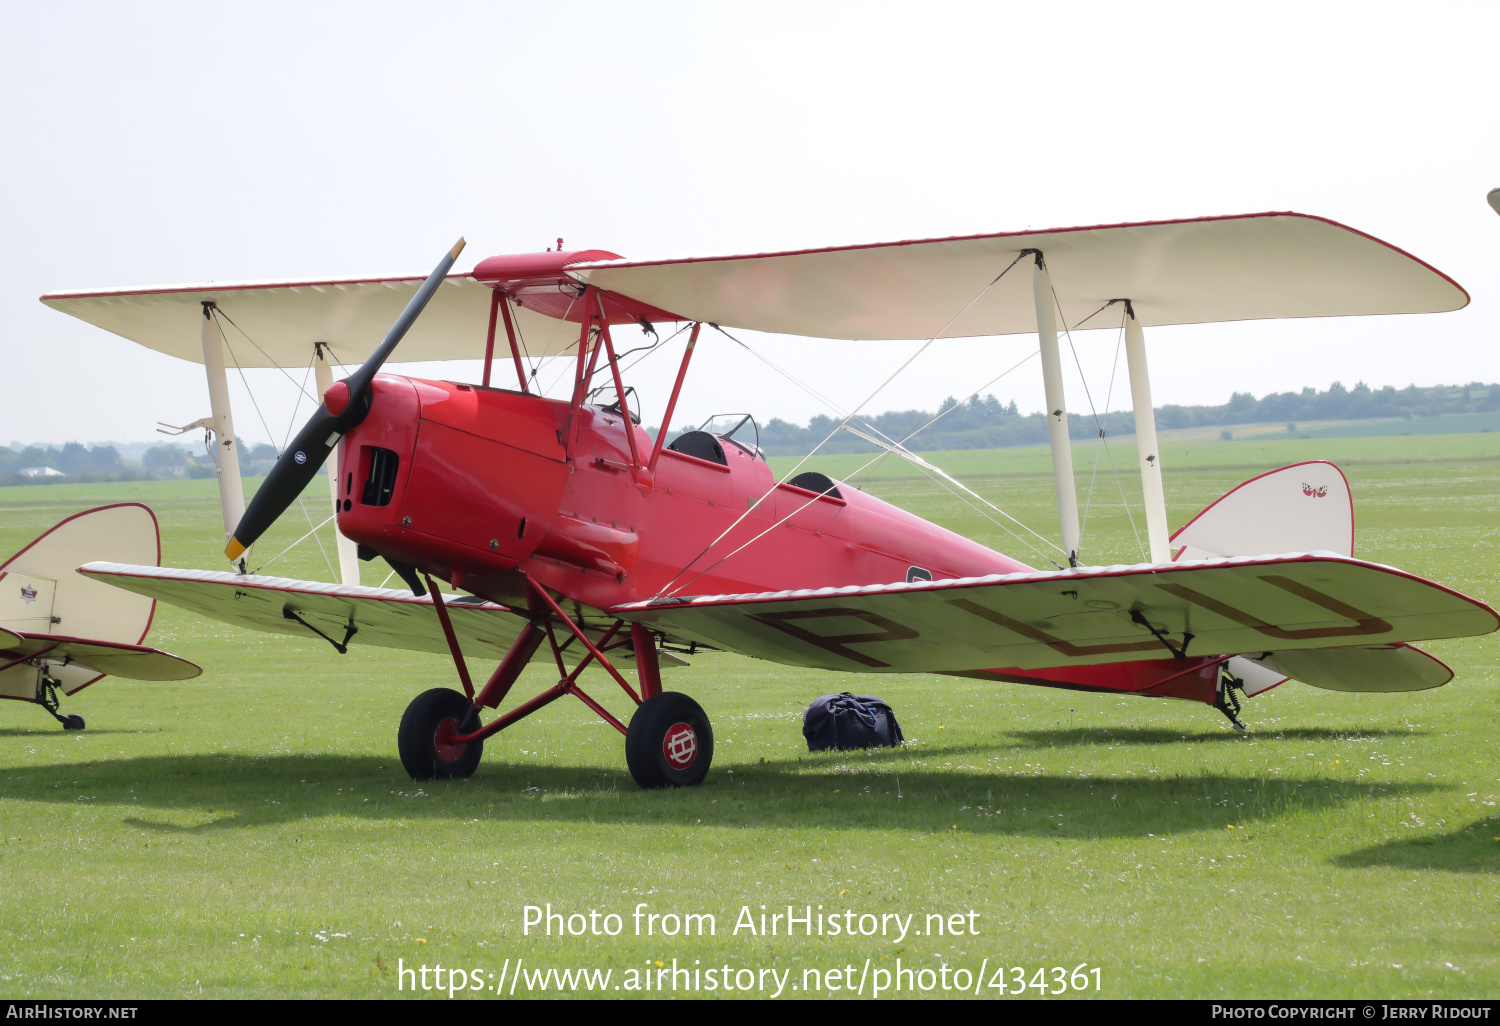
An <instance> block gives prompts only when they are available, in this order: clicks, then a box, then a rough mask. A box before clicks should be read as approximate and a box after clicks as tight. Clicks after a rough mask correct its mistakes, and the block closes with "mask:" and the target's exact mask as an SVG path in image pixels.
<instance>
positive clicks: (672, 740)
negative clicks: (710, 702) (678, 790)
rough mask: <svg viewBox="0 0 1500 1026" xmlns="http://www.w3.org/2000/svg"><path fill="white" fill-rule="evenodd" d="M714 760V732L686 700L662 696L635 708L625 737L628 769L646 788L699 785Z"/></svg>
mask: <svg viewBox="0 0 1500 1026" xmlns="http://www.w3.org/2000/svg"><path fill="white" fill-rule="evenodd" d="M713 759H714V731H713V727H711V726H709V723H708V716H707V715H706V714H705V713H704V712H703V709H702V707H701V706H699V705H698V703H697V702H695V701H693V700H692V699H691V698H689V697H688V696H687V695H682V694H678V693H677V692H675V691H663V692H662V693H661V694H659V695H656V696H655V697H653V698H648V699H646V701H644V702H642V703H641V704H640V705H639V706H637V707H636V710H635V715H634V716H632V717H630V727H629V728H628V730H627V732H626V734H625V764H626V765H627V766H629V767H630V775H631V776H632V777H634V778H635V782H636V783H637V784H639V785H641V786H642V787H644V788H647V789H650V788H655V787H692V786H693V785H695V784H701V783H702V782H703V778H704V777H706V776H707V775H708V767H709V764H710V763H712V762H713Z"/></svg>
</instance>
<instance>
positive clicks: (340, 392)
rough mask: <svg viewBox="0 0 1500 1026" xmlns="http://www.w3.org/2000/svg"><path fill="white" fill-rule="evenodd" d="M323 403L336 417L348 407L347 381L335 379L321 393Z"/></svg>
mask: <svg viewBox="0 0 1500 1026" xmlns="http://www.w3.org/2000/svg"><path fill="white" fill-rule="evenodd" d="M323 405H324V407H326V408H327V410H328V412H329V413H331V414H333V415H334V416H335V417H337V416H338V415H339V414H341V413H343V412H344V411H345V410H347V409H348V408H349V383H348V382H347V381H335V382H334V383H333V384H332V385H330V386H329V387H328V391H326V392H324V393H323Z"/></svg>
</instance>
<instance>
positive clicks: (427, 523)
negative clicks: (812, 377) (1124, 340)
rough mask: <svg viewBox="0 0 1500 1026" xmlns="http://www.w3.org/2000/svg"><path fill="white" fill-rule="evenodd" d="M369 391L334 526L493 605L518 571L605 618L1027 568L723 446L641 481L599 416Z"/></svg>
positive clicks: (588, 410) (642, 457)
mask: <svg viewBox="0 0 1500 1026" xmlns="http://www.w3.org/2000/svg"><path fill="white" fill-rule="evenodd" d="M374 389H375V390H374V399H373V403H372V408H371V411H370V415H369V417H368V418H367V419H366V420H365V421H364V423H362V424H361V425H360V426H359V427H357V428H355V429H353V430H351V431H350V432H349V434H348V435H347V436H346V437H345V438H344V439H343V440H342V441H341V442H340V443H339V462H338V465H339V467H340V472H341V476H342V477H343V480H342V481H341V482H340V485H341V488H340V492H341V494H342V495H343V499H344V501H342V502H341V503H340V509H339V514H338V524H339V529H340V530H341V531H342V532H343V533H344V534H345V535H347V536H348V537H350V538H352V539H354V540H355V541H357V542H359V543H360V544H362V545H365V546H368V547H369V548H371V549H374V550H376V551H378V552H380V553H381V554H382V555H385V556H389V557H391V558H393V559H397V560H400V561H402V562H404V563H409V564H411V565H413V566H415V567H417V568H418V569H420V570H423V571H426V572H428V573H431V574H433V575H434V576H438V577H441V578H443V579H446V580H448V581H449V582H450V583H452V585H453V586H454V587H456V588H461V589H463V590H466V591H470V592H473V593H475V594H478V595H483V596H484V597H486V598H490V599H494V600H495V601H499V602H509V603H514V602H516V601H518V600H519V599H520V598H521V596H522V595H523V593H524V589H523V588H522V587H521V585H520V582H519V579H518V577H517V575H516V573H515V571H517V570H520V571H524V572H525V573H527V574H529V575H530V576H532V577H533V578H535V579H536V580H537V581H539V582H540V583H542V584H543V585H545V586H546V587H548V588H550V589H552V590H554V591H556V592H560V593H561V594H563V595H565V596H567V597H568V598H569V599H572V600H574V601H577V602H580V603H582V604H583V605H585V606H591V607H594V608H596V609H607V608H609V607H611V606H614V605H618V604H620V603H624V602H635V601H639V600H644V599H649V598H652V597H653V596H655V595H657V594H658V593H659V592H661V591H662V589H664V588H668V587H670V588H671V591H672V592H673V593H675V594H683V595H703V594H725V593H743V592H764V591H780V590H785V589H792V588H822V587H839V586H844V585H865V584H881V583H889V582H893V581H905V580H907V579H908V574H909V572H910V571H911V569H912V568H914V567H915V568H919V569H920V570H922V571H926V575H930V576H931V577H932V578H934V579H939V580H941V579H943V578H949V577H970V576H977V575H982V574H996V573H1013V572H1017V571H1024V570H1027V569H1029V568H1028V567H1026V566H1025V564H1023V563H1020V562H1017V561H1016V560H1014V559H1011V558H1009V557H1007V556H1004V555H1002V554H1001V553H998V552H995V551H993V550H992V549H988V548H985V547H984V546H983V545H979V544H977V543H975V542H972V541H969V540H968V539H966V538H963V537H961V536H960V535H957V534H954V533H953V532H951V531H946V530H944V529H943V528H941V527H938V526H936V525H935V524H931V523H929V522H927V521H926V520H923V519H922V518H920V517H917V516H913V515H912V514H910V513H907V512H905V511H903V510H900V509H897V508H896V507H894V506H891V505H889V504H888V503H885V502H881V501H880V500H879V499H876V498H873V497H871V496H869V495H866V494H865V493H864V492H861V491H859V490H857V489H855V488H853V487H850V486H848V485H844V486H841V487H840V488H839V493H840V497H838V498H835V497H833V496H832V495H819V494H818V493H817V492H815V491H809V490H807V489H803V488H797V487H794V486H792V485H790V484H782V485H779V486H778V485H777V484H776V481H775V478H774V477H773V476H772V473H771V469H770V467H768V466H767V465H766V463H765V461H764V460H763V459H761V458H759V457H758V456H757V455H755V454H754V453H753V452H750V451H748V450H746V449H743V448H741V447H739V446H737V445H735V444H734V443H733V442H732V441H731V442H724V443H723V444H722V446H721V448H722V450H723V459H724V461H725V462H724V463H723V464H720V463H718V462H717V461H716V460H715V459H700V458H698V457H696V456H691V455H687V454H684V453H679V452H675V451H673V450H671V449H664V450H663V451H662V453H661V456H660V458H659V460H658V462H657V465H656V469H655V473H654V474H648V473H647V472H646V471H645V469H644V468H643V467H640V466H637V465H634V464H633V459H632V453H631V447H630V445H629V441H628V439H627V437H626V434H625V432H626V431H627V430H630V431H633V432H634V436H635V450H636V453H637V454H638V455H637V456H636V457H635V460H636V461H638V462H639V463H644V462H645V461H646V457H647V455H648V454H649V453H650V452H651V450H652V445H653V443H652V439H651V438H650V436H649V435H647V433H646V432H645V431H643V430H642V429H641V428H639V427H636V426H634V425H630V424H629V422H628V420H627V418H624V417H622V416H620V415H619V414H618V413H614V412H611V411H609V410H604V409H600V408H599V407H595V406H589V405H583V406H581V407H579V412H578V414H577V416H576V417H572V416H570V407H569V404H568V403H566V402H562V401H557V400H551V399H544V398H541V397H538V396H534V395H527V394H524V393H519V392H513V391H506V390H502V389H495V388H481V387H479V386H476V385H463V384H454V383H451V382H446V381H424V380H420V379H416V378H405V377H399V376H395V375H381V376H379V377H378V378H376V379H375V383H374ZM736 520H738V521H739V522H738V524H736V523H735V522H736ZM783 520H784V521H785V522H781V521H783ZM726 530H728V534H725V533H724V532H725V531H726ZM721 535H723V537H722V538H720V536H721ZM760 535H763V537H757V536H760ZM747 543H749V544H747ZM741 546H744V548H741ZM736 550H739V551H736Z"/></svg>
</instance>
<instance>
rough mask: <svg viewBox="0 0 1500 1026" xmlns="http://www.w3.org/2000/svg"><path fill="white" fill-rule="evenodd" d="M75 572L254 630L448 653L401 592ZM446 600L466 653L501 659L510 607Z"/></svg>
mask: <svg viewBox="0 0 1500 1026" xmlns="http://www.w3.org/2000/svg"><path fill="white" fill-rule="evenodd" d="M78 572H79V573H81V574H83V575H84V576H86V577H90V578H93V579H94V580H97V581H103V582H105V583H108V584H112V585H114V586H115V587H117V588H124V589H125V590H126V591H133V592H135V593H137V594H140V595H149V596H151V597H152V598H155V599H159V600H161V601H163V602H167V603H170V604H171V605H174V606H180V607H181V608H183V609H186V610H189V611H190V612H194V613H198V614H201V615H203V616H207V617H210V618H212V619H215V620H222V621H223V622H225V623H229V624H234V625H235V626H237V627H247V628H249V629H251V630H258V631H270V632H272V633H275V634H290V635H294V636H296V637H303V638H312V637H322V638H323V639H324V640H327V641H330V642H333V643H337V644H339V645H377V646H380V647H382V648H399V649H406V650H409V651H415V652H436V653H447V651H448V643H447V640H446V639H445V638H444V635H443V628H442V624H441V623H440V622H439V621H438V616H437V611H436V610H435V609H434V608H433V604H432V597H431V596H429V595H423V596H420V597H418V596H415V595H413V594H412V593H411V592H410V591H407V590H404V589H403V590H400V591H396V590H389V589H385V588H366V587H362V586H359V585H347V584H321V583H318V582H315V581H297V580H292V579H290V578H285V577H256V576H250V575H241V574H233V573H224V572H221V571H216V570H180V569H175V568H172V567H155V566H131V565H127V564H123V563H87V564H85V565H83V566H81V567H79V568H78ZM443 605H444V606H445V607H446V608H447V610H448V615H449V619H450V621H451V622H452V624H453V632H454V635H455V636H456V637H457V639H458V643H459V647H460V648H461V649H463V651H464V654H465V655H470V656H476V657H478V656H485V657H492V658H494V659H499V658H500V656H502V655H504V654H505V652H506V650H507V649H508V648H510V645H511V643H512V642H513V641H515V640H516V638H517V636H518V635H519V634H520V633H521V628H522V627H523V626H525V623H526V621H525V620H523V619H522V618H521V617H519V616H506V615H500V614H505V613H509V612H510V610H509V609H508V608H507V607H506V606H502V605H499V604H497V603H494V602H488V601H485V600H484V599H479V598H475V597H473V596H457V595H448V596H444V598H443Z"/></svg>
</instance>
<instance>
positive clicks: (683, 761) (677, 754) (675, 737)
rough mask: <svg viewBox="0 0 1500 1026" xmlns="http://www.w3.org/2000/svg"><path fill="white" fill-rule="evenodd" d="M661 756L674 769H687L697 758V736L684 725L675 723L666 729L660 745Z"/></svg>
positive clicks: (691, 729)
mask: <svg viewBox="0 0 1500 1026" xmlns="http://www.w3.org/2000/svg"><path fill="white" fill-rule="evenodd" d="M661 752H662V755H663V756H665V757H666V760H667V762H668V764H670V765H671V766H673V767H675V768H676V769H680V770H683V769H687V768H688V767H689V766H691V765H692V764H693V760H694V759H696V758H697V757H698V734H697V732H695V731H694V730H693V728H692V727H690V726H688V725H687V724H686V723H682V722H677V723H674V724H672V725H671V726H670V727H668V728H667V733H666V737H665V738H663V740H662V744H661Z"/></svg>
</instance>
